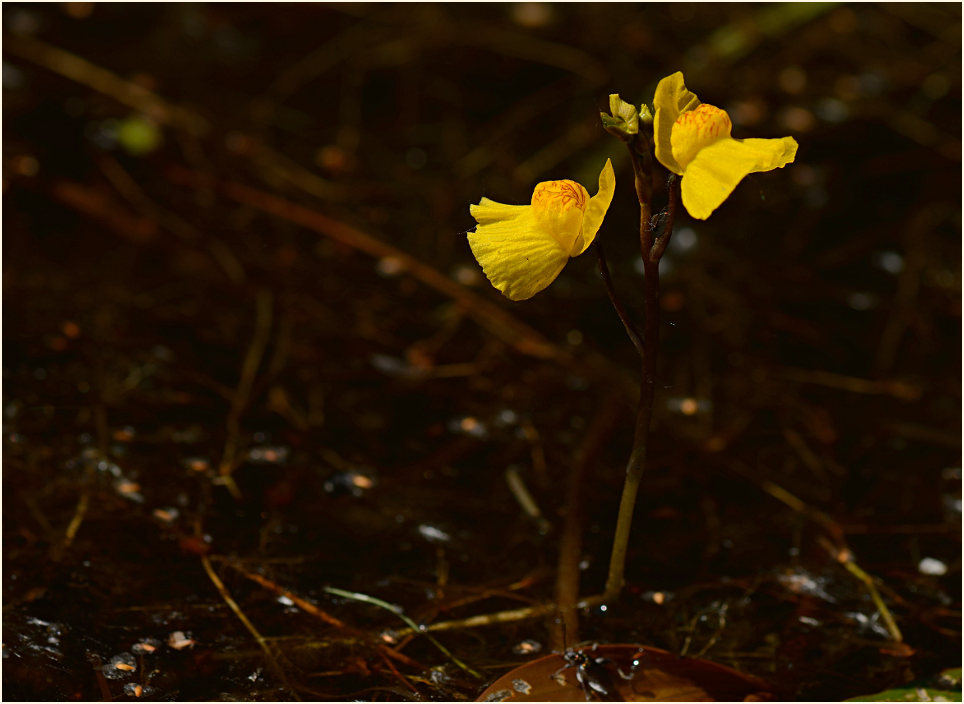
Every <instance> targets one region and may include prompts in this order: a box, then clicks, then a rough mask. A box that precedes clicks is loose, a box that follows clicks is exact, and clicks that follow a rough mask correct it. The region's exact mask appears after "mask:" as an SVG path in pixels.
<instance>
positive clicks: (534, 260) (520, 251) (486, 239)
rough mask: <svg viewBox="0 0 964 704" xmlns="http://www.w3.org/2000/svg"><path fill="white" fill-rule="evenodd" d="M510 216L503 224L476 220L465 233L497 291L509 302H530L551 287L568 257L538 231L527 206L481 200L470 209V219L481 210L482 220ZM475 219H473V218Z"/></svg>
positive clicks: (541, 230) (552, 239)
mask: <svg viewBox="0 0 964 704" xmlns="http://www.w3.org/2000/svg"><path fill="white" fill-rule="evenodd" d="M496 207H498V208H502V209H506V210H503V212H506V213H511V216H510V217H509V218H508V219H505V220H488V219H486V220H485V221H482V220H480V221H479V225H478V227H476V229H475V232H470V233H468V237H469V247H471V248H472V254H473V255H475V258H476V259H477V260H478V262H479V264H481V265H482V271H483V272H485V275H486V277H488V279H489V281H491V282H492V285H493V286H495V287H496V288H497V289H499V291H501V292H502V293H503V295H505V296H506V298H509V299H510V300H513V301H524V300H526V299H527V298H532V297H533V296H534V295H536V294H537V293H539V291H541V290H542V289H544V288H545V287H546V286H548V285H549V284H551V283H552V282H553V281H554V280H555V279H556V277H557V276H559V272H560V271H562V269H563V267H564V266H565V265H566V262H567V261H569V253H568V252H567V251H566V250H564V249H563V248H562V247H561V246H560V244H559V242H557V241H556V239H555V237H553V235H552V233H551V232H548V231H546V230H545V229H544V228H542V227H540V225H539V222H538V219H537V218H536V217H535V213H534V212H533V209H532V207H531V206H527V205H516V206H511V205H502V204H500V203H495V202H494V201H490V200H488V199H487V198H483V199H482V202H481V203H480V204H479V205H478V206H472V207H471V210H472V215H473V216H476V213H477V212H479V209H483V211H482V212H483V217H485V216H486V215H491V214H492V213H494V212H496V211H495V210H491V209H489V210H487V208H496ZM476 217H477V216H476Z"/></svg>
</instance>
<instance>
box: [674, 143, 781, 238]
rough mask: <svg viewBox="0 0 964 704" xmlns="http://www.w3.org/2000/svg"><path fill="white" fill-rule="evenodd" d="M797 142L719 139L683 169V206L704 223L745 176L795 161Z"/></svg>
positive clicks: (701, 151)
mask: <svg viewBox="0 0 964 704" xmlns="http://www.w3.org/2000/svg"><path fill="white" fill-rule="evenodd" d="M796 153H797V142H796V140H795V139H793V137H784V138H782V139H747V140H737V139H721V140H719V141H717V142H714V143H713V144H711V145H709V146H708V147H705V148H703V149H702V150H700V152H699V153H698V154H697V155H696V157H695V158H694V159H693V161H691V162H690V163H689V165H688V166H687V167H686V173H685V175H684V176H683V182H682V193H683V205H684V206H685V207H686V210H687V212H689V214H690V215H692V216H693V217H694V218H697V219H699V220H705V219H706V218H708V217H709V216H710V214H711V213H712V212H713V211H714V210H716V209H717V208H718V207H719V206H720V204H721V203H722V202H723V201H724V200H726V199H727V197H728V196H729V195H730V193H732V192H733V189H734V188H736V185H737V184H738V183H739V182H740V181H741V180H742V179H743V177H744V176H746V175H747V174H750V173H755V172H758V171H771V170H773V169H777V168H781V167H783V166H786V165H787V164H789V163H790V162H792V161H793V159H794V158H795V157H796Z"/></svg>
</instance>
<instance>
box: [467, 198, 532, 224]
mask: <svg viewBox="0 0 964 704" xmlns="http://www.w3.org/2000/svg"><path fill="white" fill-rule="evenodd" d="M528 207H529V206H527V205H505V204H504V203H496V202H495V201H494V200H490V199H488V198H482V200H480V201H479V204H478V205H470V206H469V213H471V215H472V217H473V218H475V219H476V220H477V221H478V223H479V224H480V225H487V224H488V223H490V222H496V221H497V220H505V219H507V218H514V217H518V216H519V215H521V214H522V213H523V212H524V211H525V209H526V208H528Z"/></svg>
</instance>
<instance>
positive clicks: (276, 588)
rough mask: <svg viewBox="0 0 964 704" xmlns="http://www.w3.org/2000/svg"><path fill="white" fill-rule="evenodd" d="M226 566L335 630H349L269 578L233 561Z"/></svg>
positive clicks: (229, 561) (227, 562)
mask: <svg viewBox="0 0 964 704" xmlns="http://www.w3.org/2000/svg"><path fill="white" fill-rule="evenodd" d="M224 564H225V565H227V566H228V567H230V568H231V569H233V570H235V571H236V572H239V573H240V574H242V575H243V576H245V577H247V578H248V579H250V580H251V581H252V582H257V583H258V584H260V585H261V586H262V587H264V588H265V589H268V590H270V591H272V592H274V593H275V594H277V595H278V596H282V597H284V598H286V599H290V600H291V602H292V603H293V604H294V605H295V606H297V607H298V608H299V609H301V610H302V611H304V612H305V613H307V614H311V615H312V616H315V617H316V618H318V619H320V620H322V621H324V622H325V623H327V624H328V625H330V626H334V627H335V628H340V629H347V628H348V626H347V625H346V624H345V623H344V621H341V620H339V619H337V618H335V617H334V616H332V615H331V614H329V613H327V612H326V611H324V610H322V609H320V608H318V607H317V606H315V605H314V604H312V603H311V602H310V601H307V600H306V599H302V598H301V597H300V596H298V595H297V594H294V593H293V592H290V591H288V590H287V589H285V588H284V587H282V586H280V585H278V584H276V583H274V582H272V581H271V580H270V579H268V578H267V577H262V576H261V575H260V574H257V573H255V572H249V571H247V570H246V569H244V568H243V567H241V566H240V565H238V564H236V563H235V562H232V561H231V560H224Z"/></svg>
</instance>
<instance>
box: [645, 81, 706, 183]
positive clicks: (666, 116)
mask: <svg viewBox="0 0 964 704" xmlns="http://www.w3.org/2000/svg"><path fill="white" fill-rule="evenodd" d="M699 105H700V99H699V98H697V97H696V93H692V92H690V91H688V90H687V89H686V86H685V85H684V83H683V72H682V71H677V72H676V73H674V74H673V75H672V76H667V77H666V78H664V79H663V80H661V81H660V82H659V85H657V86H656V96H655V97H654V98H653V107H654V108H655V109H656V115H655V116H654V117H653V140H654V141H655V143H656V158H657V159H659V162H660V163H661V164H662V165H663V166H665V167H666V168H667V169H669V170H670V171H672V172H673V173H675V174H682V173H683V169H682V168H681V167H680V165H679V164H678V163H677V162H676V159H675V158H674V157H673V146H672V143H671V141H670V138H671V136H672V133H673V125H674V124H675V122H676V120H677V118H678V117H679V116H680V115H681V114H682V113H684V112H686V111H688V110H695V109H696V108H697V107H699Z"/></svg>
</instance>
